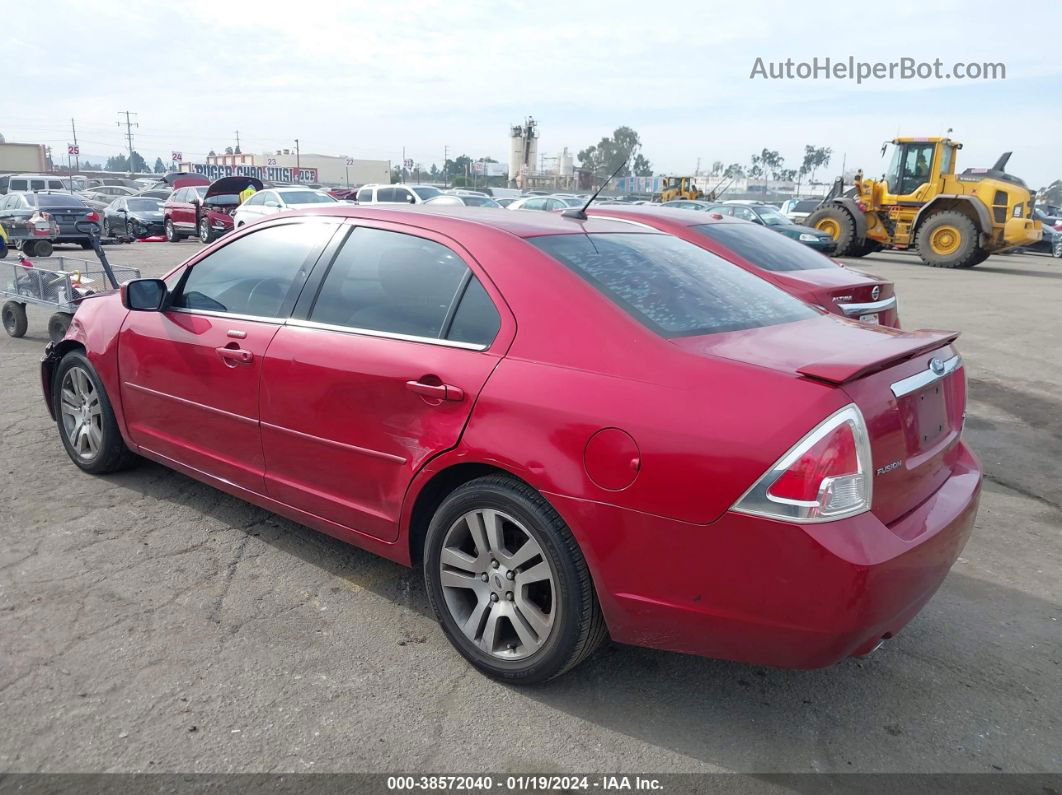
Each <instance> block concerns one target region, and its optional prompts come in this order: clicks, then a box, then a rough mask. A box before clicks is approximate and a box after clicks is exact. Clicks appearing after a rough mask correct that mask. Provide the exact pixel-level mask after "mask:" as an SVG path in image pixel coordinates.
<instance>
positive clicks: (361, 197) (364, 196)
mask: <svg viewBox="0 0 1062 795" xmlns="http://www.w3.org/2000/svg"><path fill="white" fill-rule="evenodd" d="M354 200H355V201H358V202H371V201H372V188H362V189H361V190H359V191H358V195H357V196H356V197H355V198H354Z"/></svg>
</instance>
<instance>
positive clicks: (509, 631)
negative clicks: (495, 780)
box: [424, 476, 606, 684]
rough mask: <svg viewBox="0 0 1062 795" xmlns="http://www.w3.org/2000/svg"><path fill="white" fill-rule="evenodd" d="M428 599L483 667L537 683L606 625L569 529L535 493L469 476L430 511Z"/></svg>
mask: <svg viewBox="0 0 1062 795" xmlns="http://www.w3.org/2000/svg"><path fill="white" fill-rule="evenodd" d="M424 579H425V584H426V586H427V591H428V598H429V600H430V601H431V605H432V608H433V609H434V611H435V615H436V617H437V618H438V620H439V623H440V625H441V626H442V629H443V631H444V632H445V633H446V636H447V638H449V640H450V642H451V643H452V644H453V645H454V646H455V647H456V648H457V650H458V651H459V652H460V653H461V654H462V656H464V658H465V659H466V660H468V661H469V662H470V663H471V664H472V665H473V666H474V667H476V668H477V669H478V670H479V671H481V672H482V673H484V674H486V675H488V676H491V677H494V678H496V679H501V680H505V681H509V682H514V683H523V684H532V683H535V682H544V681H546V680H547V679H551V678H553V677H555V676H559V675H560V674H562V673H564V672H566V671H568V670H570V669H571V668H573V667H574V666H576V665H578V664H579V663H580V662H582V661H583V660H584V659H586V658H587V657H588V656H589V655H590V654H591V653H592V652H593V651H594V650H595V649H596V648H597V647H598V646H599V645H600V644H601V642H602V640H604V638H605V636H606V629H605V623H604V619H603V617H602V615H601V608H600V607H599V605H598V603H597V597H596V596H595V594H594V587H593V583H592V582H591V580H590V572H589V570H588V569H587V566H586V561H585V560H584V559H583V556H582V553H581V552H580V550H579V547H578V545H577V544H576V543H575V539H574V538H573V537H572V534H571V531H570V530H569V529H568V527H567V525H565V523H564V521H563V520H562V519H561V518H560V516H559V515H558V514H557V512H556V511H555V510H554V509H553V507H552V506H551V505H550V504H549V503H548V502H547V501H546V500H545V499H544V498H543V497H542V495H541V494H539V493H538V492H537V491H535V490H534V489H532V488H531V487H529V486H527V485H526V484H524V483H520V482H519V481H516V480H513V479H511V478H508V477H503V476H490V477H484V478H478V479H477V480H474V481H471V482H470V483H467V484H465V485H464V486H462V487H460V488H459V489H457V490H456V491H455V492H453V494H451V495H450V496H449V497H447V498H446V500H445V501H444V502H443V504H442V505H441V506H440V507H439V509H438V511H436V513H435V516H434V517H433V518H432V520H431V525H430V526H429V528H428V533H427V538H426V539H425V543H424Z"/></svg>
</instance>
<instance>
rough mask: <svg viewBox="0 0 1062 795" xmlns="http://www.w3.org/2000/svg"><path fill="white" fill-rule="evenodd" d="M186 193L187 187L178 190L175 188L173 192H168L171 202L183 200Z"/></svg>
mask: <svg viewBox="0 0 1062 795" xmlns="http://www.w3.org/2000/svg"><path fill="white" fill-rule="evenodd" d="M187 195H188V189H187V188H181V189H180V190H175V191H174V192H173V193H171V194H170V201H171V202H183V201H184V200H185V197H186V196H187Z"/></svg>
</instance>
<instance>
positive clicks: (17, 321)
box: [0, 301, 29, 337]
mask: <svg viewBox="0 0 1062 795" xmlns="http://www.w3.org/2000/svg"><path fill="white" fill-rule="evenodd" d="M0 314H2V315H3V321H4V331H6V332H7V333H8V335H9V336H12V337H24V336H25V335H26V329H28V328H29V321H28V320H27V319H26V305H25V304H22V303H19V302H18V301H8V302H7V303H6V304H4V308H3V309H2V310H0Z"/></svg>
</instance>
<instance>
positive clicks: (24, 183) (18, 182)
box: [7, 179, 29, 190]
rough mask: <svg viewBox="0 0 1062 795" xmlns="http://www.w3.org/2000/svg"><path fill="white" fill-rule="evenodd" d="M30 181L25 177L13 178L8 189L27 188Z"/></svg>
mask: <svg viewBox="0 0 1062 795" xmlns="http://www.w3.org/2000/svg"><path fill="white" fill-rule="evenodd" d="M28 187H29V181H28V180H25V179H13V180H11V182H10V184H9V185H8V188H7V189H8V190H27V188H28Z"/></svg>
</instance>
